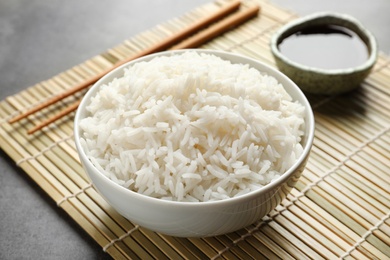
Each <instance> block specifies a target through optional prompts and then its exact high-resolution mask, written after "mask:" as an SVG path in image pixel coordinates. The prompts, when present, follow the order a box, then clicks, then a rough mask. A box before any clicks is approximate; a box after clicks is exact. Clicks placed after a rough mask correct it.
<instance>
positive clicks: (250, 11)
mask: <svg viewBox="0 0 390 260" xmlns="http://www.w3.org/2000/svg"><path fill="white" fill-rule="evenodd" d="M233 3H234V5H233ZM237 3H238V6H239V5H240V2H232V3H231V4H229V7H230V8H228V10H235V8H237ZM233 7H234V8H233ZM226 9H227V8H226V7H225V8H224V10H225V11H224V12H223V13H224V14H225V15H227V14H229V12H227V11H226ZM259 10H260V7H259V6H257V5H253V6H251V7H248V8H245V9H244V10H243V11H239V12H237V13H235V14H232V15H231V16H229V17H227V18H225V19H224V20H222V21H220V22H218V23H215V24H214V25H211V26H209V27H208V28H206V29H204V30H203V31H201V32H200V33H198V34H196V35H195V36H193V37H190V38H188V37H184V38H187V39H186V40H184V41H182V42H181V43H179V44H177V45H174V46H173V47H172V48H170V49H172V50H177V49H186V48H195V47H198V46H200V45H202V44H203V43H205V42H207V41H209V40H211V39H212V38H214V37H216V36H218V35H221V34H223V33H225V32H227V31H228V30H230V29H232V28H233V27H235V26H238V25H240V24H241V23H243V22H245V21H248V20H249V19H251V18H253V17H255V16H256V15H257V14H258V12H259ZM230 12H231V11H230ZM220 13H221V12H218V14H219V15H218V17H221V15H220ZM211 17H213V18H211ZM211 17H209V18H206V19H205V20H213V21H215V20H216V18H215V17H217V16H216V14H214V15H212V16H211ZM198 24H199V23H198ZM202 24H205V22H202ZM192 27H194V26H192ZM196 27H197V28H198V27H200V26H196ZM187 30H188V28H187V29H185V31H187ZM191 31H192V30H191ZM181 34H183V35H187V33H186V34H184V33H181ZM171 38H176V37H171ZM180 38H182V37H180ZM164 42H168V41H164ZM174 42H176V43H177V40H176V39H175V40H169V43H170V45H169V44H167V43H164V44H161V43H160V44H158V46H157V45H156V46H152V47H150V48H149V49H147V50H145V51H142V52H140V53H137V54H136V55H134V56H132V57H130V58H129V59H126V60H125V61H121V62H119V63H118V65H117V64H115V65H114V67H113V68H110V69H109V70H107V71H104V72H102V73H99V74H98V75H97V76H96V77H93V79H90V80H88V81H87V83H83V84H80V85H79V86H76V87H75V88H72V89H70V90H69V91H67V92H65V93H62V94H60V95H58V96H55V97H54V98H53V99H50V100H48V101H47V102H45V103H43V104H42V105H40V106H38V107H35V108H33V109H31V110H29V111H26V112H25V113H23V114H21V115H19V116H17V117H15V118H13V119H11V120H10V121H9V122H10V123H13V122H16V121H18V120H20V119H22V118H24V117H27V116H28V115H31V114H33V113H35V112H37V111H38V110H40V109H42V108H45V107H47V106H49V105H51V104H54V103H55V102H57V101H59V100H61V99H62V98H65V97H67V96H70V95H72V94H74V93H76V92H78V91H80V90H82V89H84V88H85V87H88V86H89V85H91V84H93V83H94V82H96V81H97V80H98V79H100V78H101V77H102V76H104V75H105V74H107V73H108V72H109V71H111V70H113V69H114V68H116V67H118V66H120V65H122V64H124V63H126V62H128V61H130V60H133V59H135V58H138V57H141V56H144V55H147V54H150V53H153V52H158V51H161V50H165V49H167V48H168V47H171V46H172V45H173V44H175V43H174ZM76 89H77V90H76ZM69 93H70V94H69ZM79 103H80V102H79V101H78V102H76V103H74V104H72V105H71V106H69V107H67V108H65V109H64V110H63V111H61V112H60V113H58V114H57V115H55V116H54V117H52V118H49V119H48V120H46V121H44V122H42V123H40V124H38V125H36V126H35V127H34V128H32V129H30V130H29V131H28V134H33V133H34V132H36V131H38V130H40V129H42V128H43V127H45V126H47V125H49V124H51V123H53V122H55V121H56V120H58V119H59V118H61V117H63V116H65V115H66V114H68V113H70V112H72V111H74V110H76V109H77V107H78V104H79Z"/></svg>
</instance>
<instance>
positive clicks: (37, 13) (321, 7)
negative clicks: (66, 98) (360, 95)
mask: <svg viewBox="0 0 390 260" xmlns="http://www.w3.org/2000/svg"><path fill="white" fill-rule="evenodd" d="M206 2H208V1H205V0H197V1H194V0H192V1H191V0H152V1H142V0H132V1H125V0H114V1H92V0H84V1H77V0H68V1H58V0H57V1H44V0H30V1H23V0H13V1H9V0H8V1H7V0H0V100H3V99H4V98H6V97H7V96H9V95H13V94H16V93H18V92H19V91H21V90H23V89H25V88H26V87H28V86H31V85H33V84H35V83H37V82H40V81H42V80H45V79H48V78H50V77H52V76H54V75H56V74H58V73H59V72H61V71H63V70H66V69H69V68H71V67H73V66H74V65H77V64H79V63H81V62H83V61H85V60H87V59H89V58H91V57H92V56H94V55H96V54H99V53H101V52H103V51H105V50H106V49H108V48H110V47H113V46H115V45H117V44H119V43H121V42H122V41H123V40H125V39H128V38H130V37H131V36H133V35H135V34H137V33H139V32H142V31H144V30H147V29H149V28H152V27H153V26H155V25H157V24H159V23H161V22H164V21H166V20H168V19H170V18H172V17H176V16H179V15H181V14H183V13H185V12H187V11H189V10H191V9H193V8H194V7H196V6H198V5H201V4H203V3H206ZM271 2H272V3H275V4H277V5H279V6H281V7H284V8H286V9H290V10H292V11H294V12H296V13H298V14H300V15H306V14H310V13H313V12H317V11H335V12H341V13H347V14H350V15H352V16H354V17H356V18H357V19H359V20H360V21H361V22H362V23H363V24H364V25H365V27H366V28H368V29H369V30H370V31H371V32H372V33H373V34H374V35H375V36H376V38H377V40H378V44H379V49H380V50H381V51H382V52H384V53H386V54H388V55H390V15H389V11H390V1H389V0H359V1H357V0H344V1H339V0H328V1H324V0H311V1H305V0H295V1H289V0H271ZM91 39H94V41H91ZM0 259H110V256H109V255H108V254H106V253H104V252H103V251H102V249H101V247H100V246H99V245H98V244H97V243H96V242H95V241H94V240H93V239H92V238H90V237H89V235H88V234H87V233H86V232H85V231H84V230H83V229H82V228H81V227H79V226H78V224H77V223H75V222H74V221H73V219H71V218H70V217H69V216H68V215H67V213H66V212H64V211H63V210H62V209H61V208H58V207H57V206H56V204H55V203H54V201H52V200H51V199H50V198H49V196H47V195H46V193H45V192H44V191H42V190H41V188H40V187H39V186H38V185H37V184H35V182H33V181H32V180H31V179H30V178H29V177H28V176H27V175H26V174H25V173H24V172H23V171H22V170H21V169H19V168H18V167H17V166H16V165H15V163H14V162H13V161H12V160H11V159H10V158H9V157H8V156H7V154H5V153H4V152H3V151H2V150H1V149H0Z"/></svg>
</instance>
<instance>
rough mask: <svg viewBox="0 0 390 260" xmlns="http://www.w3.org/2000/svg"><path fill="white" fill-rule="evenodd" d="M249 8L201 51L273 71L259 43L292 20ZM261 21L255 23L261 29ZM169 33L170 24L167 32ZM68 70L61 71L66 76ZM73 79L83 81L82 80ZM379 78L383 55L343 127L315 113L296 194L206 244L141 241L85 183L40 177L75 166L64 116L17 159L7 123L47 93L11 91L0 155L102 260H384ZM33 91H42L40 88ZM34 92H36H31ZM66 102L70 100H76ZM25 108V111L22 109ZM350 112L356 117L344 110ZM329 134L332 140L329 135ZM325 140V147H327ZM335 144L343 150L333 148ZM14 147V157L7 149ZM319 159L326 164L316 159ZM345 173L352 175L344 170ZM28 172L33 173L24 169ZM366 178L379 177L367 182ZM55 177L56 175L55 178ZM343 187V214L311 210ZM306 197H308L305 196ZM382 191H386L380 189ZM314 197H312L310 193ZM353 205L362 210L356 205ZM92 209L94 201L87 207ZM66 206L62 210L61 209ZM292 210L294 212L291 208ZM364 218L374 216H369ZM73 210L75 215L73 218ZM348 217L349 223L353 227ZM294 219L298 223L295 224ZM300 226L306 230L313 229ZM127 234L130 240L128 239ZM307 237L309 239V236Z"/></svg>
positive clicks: (384, 77) (384, 91) (19, 139)
mask: <svg viewBox="0 0 390 260" xmlns="http://www.w3.org/2000/svg"><path fill="white" fill-rule="evenodd" d="M259 2H260V5H261V6H262V7H263V9H264V12H263V13H262V15H260V16H259V17H258V18H256V19H255V20H253V21H251V22H249V23H248V24H246V25H244V26H243V27H240V28H237V29H233V30H232V32H231V33H229V34H227V35H225V36H221V37H219V38H216V39H214V40H213V41H212V42H211V43H210V47H211V48H217V49H221V50H225V51H233V52H238V53H241V52H242V53H241V54H244V55H245V54H249V56H252V55H253V57H256V58H258V59H259V60H262V61H264V62H266V63H270V65H275V64H274V63H273V61H272V60H271V58H270V56H269V55H268V54H269V46H268V45H267V40H268V39H269V37H270V36H271V34H272V33H273V31H274V30H277V28H279V27H280V26H283V24H285V23H286V22H288V21H289V20H291V19H294V18H295V17H298V16H296V15H295V14H292V13H290V12H283V10H279V9H277V8H275V7H273V6H272V5H271V4H270V3H269V1H266V2H265V1H263V0H261V1H259ZM213 8H214V6H213ZM202 10H203V9H202ZM202 12H203V11H202ZM263 18H264V20H262V19H263ZM189 19H190V20H191V19H195V18H194V17H192V18H189ZM177 22H180V21H177ZM176 24H177V23H176V22H175V23H174V25H176ZM258 26H260V27H258ZM161 28H162V29H164V30H167V31H168V32H169V31H170V29H169V27H168V26H167V27H165V26H163V25H162V27H161ZM164 30H163V31H164ZM148 33H149V32H148ZM149 34H150V33H149ZM152 34H153V35H154V34H158V31H153V32H152ZM153 35H146V34H145V37H141V38H139V39H138V38H134V39H136V40H134V41H135V42H134V43H136V44H137V45H141V46H142V42H145V41H147V40H148V39H149V36H151V37H152V38H153ZM126 46H127V47H124V46H122V47H121V49H117V48H115V49H113V50H115V52H112V53H115V55H117V51H119V52H118V53H124V54H123V55H125V54H126V53H127V52H126V51H129V52H131V51H130V50H131V48H130V47H129V45H126ZM206 47H207V45H206ZM110 55H111V54H110ZM110 55H108V54H107V55H105V54H103V55H102V56H99V57H101V59H102V60H103V61H104V62H109V61H111V59H112V57H111V56H110ZM118 55H119V56H120V55H122V54H118ZM126 55H127V54H126ZM96 67H97V65H96V63H95V61H92V60H91V61H88V66H87V67H86V69H90V68H96ZM77 68H79V67H77ZM77 68H75V69H72V70H71V71H70V72H72V73H73V72H74V71H76V69H77ZM76 73H77V71H76ZM91 73H92V72H91ZM70 75H73V74H70ZM80 75H81V76H82V78H84V76H83V74H80ZM389 79H390V58H389V57H386V55H379V62H378V63H377V65H376V66H375V68H374V69H373V70H372V73H371V74H370V75H369V77H368V79H367V84H363V86H362V87H363V90H361V91H357V92H356V95H353V96H352V97H351V98H356V100H353V101H351V102H350V103H349V104H347V105H348V106H346V107H345V108H346V113H349V112H351V113H350V114H347V115H348V118H346V120H343V118H341V117H340V118H336V120H335V121H332V119H333V118H331V117H330V115H331V114H329V115H328V114H322V113H318V114H317V115H318V117H317V118H316V121H317V122H318V126H317V127H316V130H318V131H317V134H318V135H317V136H316V137H317V140H318V142H319V145H320V146H319V147H315V148H317V150H321V151H322V153H321V154H317V150H315V151H314V153H313V155H315V156H313V157H311V159H310V160H311V161H310V165H309V168H308V170H305V171H304V173H303V176H302V177H303V178H302V179H301V180H299V182H298V184H297V187H298V188H294V189H293V192H292V194H290V196H288V198H286V199H285V200H284V201H283V203H282V204H280V205H279V206H278V207H277V208H276V209H275V210H273V211H271V213H269V214H268V215H267V216H265V217H264V218H263V219H261V220H259V221H257V222H256V223H254V224H252V225H250V226H248V227H247V228H245V229H243V230H240V231H238V232H234V233H233V234H229V235H226V236H221V237H216V238H211V239H200V240H197V239H176V238H172V237H166V236H161V235H160V234H155V233H149V232H147V231H146V230H144V229H142V228H140V227H139V226H138V225H135V224H133V223H131V222H130V221H127V220H124V219H122V217H120V216H118V215H116V214H117V213H115V212H111V208H109V207H107V205H106V204H105V202H104V201H103V199H102V198H100V197H99V196H98V195H97V192H96V191H95V190H94V189H93V187H92V185H91V183H90V182H89V181H88V180H86V179H83V180H82V181H80V182H77V181H75V180H77V179H78V178H79V177H77V178H75V179H73V177H72V176H68V175H67V174H68V173H65V172H64V174H65V176H64V177H61V176H60V177H61V178H60V179H59V180H58V181H56V179H55V178H56V176H57V175H53V177H51V175H50V174H51V173H50V171H52V170H53V167H55V165H57V164H56V163H59V165H60V166H61V167H63V166H64V169H65V170H66V169H69V167H70V168H72V169H73V167H72V165H70V164H74V163H75V162H77V158H75V157H77V152H76V151H75V150H74V149H75V148H74V143H72V140H71V139H72V138H73V130H72V129H73V128H72V125H73V121H71V120H72V117H68V118H66V121H65V122H66V124H63V123H60V122H58V123H55V124H53V126H52V127H51V128H50V129H48V130H50V131H43V132H42V135H37V136H34V138H38V139H41V138H42V139H43V141H42V142H43V143H42V144H41V143H34V145H37V147H35V146H34V147H33V148H32V149H25V150H24V149H23V148H22V146H23V145H24V144H25V143H26V142H30V141H31V140H32V139H29V138H27V137H26V136H25V135H23V134H20V133H19V131H18V130H17V131H15V132H14V131H13V129H11V128H10V126H9V125H8V123H7V122H8V120H9V118H11V117H12V116H14V115H15V114H17V113H18V112H19V111H21V110H22V111H24V110H25V109H28V108H29V107H30V106H31V107H32V106H35V105H36V104H37V103H40V102H44V100H46V99H49V98H51V97H52V96H53V95H54V94H55V93H53V92H52V91H49V92H47V94H48V95H49V96H48V97H45V96H46V91H43V94H42V95H43V96H42V95H41V94H40V92H39V93H38V94H37V96H35V95H33V96H34V97H33V98H32V99H28V97H29V95H30V94H31V93H30V92H29V91H28V92H21V93H20V94H19V95H17V96H15V97H9V98H7V99H6V100H5V101H6V102H4V103H1V104H2V105H1V106H0V115H1V118H0V133H1V134H2V135H4V136H2V135H1V136H0V146H2V145H3V144H4V146H2V147H1V148H3V149H5V150H7V151H8V153H10V154H11V155H12V153H13V155H14V158H16V159H14V160H15V162H16V164H17V165H18V166H19V167H20V166H22V167H23V169H25V170H26V172H27V173H29V174H36V175H39V174H40V172H39V170H43V171H46V170H47V172H46V173H45V174H43V175H42V176H41V177H40V176H38V178H36V179H35V180H36V182H37V183H38V184H40V186H42V187H46V188H45V189H46V191H50V192H51V191H52V190H55V191H54V192H52V193H50V194H51V195H52V198H53V199H54V201H56V203H57V205H58V206H59V207H61V208H62V209H64V210H65V211H66V212H68V213H69V214H71V216H72V217H73V218H74V219H75V220H77V221H78V223H81V224H80V225H81V226H82V227H83V228H84V229H85V230H87V231H88V233H89V234H91V235H92V236H93V237H94V239H95V240H96V241H97V242H98V243H99V244H100V245H101V246H102V248H103V251H105V252H107V253H108V254H110V255H112V256H113V257H114V259H116V258H118V259H123V258H137V257H138V258H159V257H158V256H167V258H178V257H177V256H181V257H182V258H184V259H188V258H209V259H218V258H221V259H225V258H226V259H228V258H232V257H236V258H241V259H245V258H248V257H241V256H251V257H253V258H261V257H259V256H262V257H263V258H271V259H273V258H277V257H279V258H285V257H289V258H295V259H303V258H304V259H306V258H312V259H313V258H315V259H317V258H321V257H322V258H325V259H327V256H329V258H330V259H335V258H338V259H349V258H354V259H375V257H377V258H378V259H388V258H386V256H388V257H390V253H389V251H388V250H387V249H386V248H384V246H385V245H388V241H389V240H388V239H389V238H390V233H389V232H388V231H389V229H388V224H387V223H388V221H389V219H390V211H389V210H390V208H389V207H388V205H389V204H388V202H389V200H388V197H378V198H377V197H376V195H377V192H376V191H375V187H376V186H375V185H377V184H378V182H379V181H381V180H383V179H385V178H386V176H387V175H386V174H387V171H388V169H389V168H388V166H386V163H387V161H386V160H388V158H389V149H388V144H389V142H390V139H389V138H390V137H389V130H390V124H389V121H388V111H387V110H386V105H387V104H388V103H387V102H388V101H390V99H389V98H390V96H389V92H388V88H387V85H388V84H387V83H388V80H389ZM67 80H68V78H67V77H61V78H59V79H58V80H55V81H51V80H50V81H49V83H50V84H49V86H50V87H58V88H59V89H62V88H64V87H66V85H67V84H68V83H67V82H68V81H67ZM41 84H43V85H46V83H41ZM62 85H64V86H62ZM39 86H40V85H37V86H35V88H37V87H39ZM35 88H34V89H35ZM39 89H40V88H39ZM50 89H51V88H50ZM54 90H55V88H54ZM38 91H39V90H38ZM33 94H34V93H33ZM78 97H80V96H78ZM73 98H77V96H75V97H73ZM377 99H378V100H377ZM343 100H344V99H343V98H341V99H338V98H337V97H335V96H328V97H319V98H317V97H316V98H314V97H313V99H312V100H311V103H312V104H311V106H312V108H313V110H314V112H316V111H315V110H316V109H318V108H319V107H321V108H322V106H323V105H325V104H327V105H326V106H324V110H327V111H328V110H329V112H331V113H332V112H334V106H337V108H338V107H339V106H343V105H344V104H340V103H341V102H343ZM30 102H32V103H34V104H30ZM67 102H68V101H65V102H64V104H67ZM330 102H331V104H330ZM25 106H26V107H25ZM363 106H364V108H363ZM15 108H17V109H16V110H17V111H14V109H15ZM337 108H336V109H337ZM355 108H357V109H358V110H352V109H355ZM360 109H361V110H360ZM363 109H364V110H363ZM321 111H322V110H321ZM49 112H50V111H49ZM33 120H34V118H29V120H28V121H25V122H23V123H20V125H18V127H21V128H24V127H26V126H28V125H29V124H31V122H33ZM333 123H335V125H333ZM338 134H342V135H341V136H339V135H338ZM343 137H346V141H345V142H342V143H341V144H339V143H337V142H338V141H340V139H342V138H343ZM323 138H324V139H323ZM32 141H34V140H32ZM66 141H68V142H66ZM327 141H331V142H330V143H327ZM64 142H65V143H64ZM343 144H346V145H347V146H346V147H343ZM15 145H16V148H14V147H13V146H15ZM314 146H316V144H315V145H314ZM333 146H335V147H333ZM18 147H19V148H18ZM329 151H330V152H329ZM333 151H334V152H335V155H334V157H333V156H332V154H330V153H332V152H333ZM52 152H53V153H56V155H55V156H54V157H53V156H49V155H50V154H51V153H52ZM61 153H63V154H65V155H66V156H65V158H67V160H64V161H62V160H61V161H54V162H53V164H54V166H53V167H50V168H48V169H45V165H41V162H40V160H41V159H45V160H46V161H47V160H56V158H57V157H56V156H61ZM328 153H329V154H328ZM321 155H325V156H329V157H328V158H322V157H321ZM375 156H379V159H378V160H377V161H378V165H376V164H375V162H370V159H371V158H375ZM20 157H22V159H20ZM46 157H48V158H46ZM362 158H363V159H362ZM24 163H25V164H24ZM67 164H69V165H67ZM350 164H351V165H352V166H351V165H350ZM354 165H356V166H355V167H353V166H354ZM29 166H31V167H29ZM37 166H39V167H38V168H37V169H36V170H34V169H35V168H34V167H37ZM65 166H66V167H65ZM350 166H351V167H350ZM64 169H63V171H64ZM313 169H314V170H315V171H316V173H315V174H312V170H313ZM74 170H75V171H76V172H75V174H81V173H80V172H79V171H81V166H80V165H77V167H74ZM376 170H378V171H381V173H384V174H385V175H384V176H377V175H378V173H375V171H376ZM29 171H31V172H29ZM58 171H61V169H60V170H58ZM363 171H367V173H370V174H373V176H374V177H376V176H377V177H378V178H377V179H375V180H374V181H373V183H372V184H369V185H368V186H365V183H363V182H364V176H361V175H363ZM57 173H58V172H57ZM333 173H336V174H333ZM355 173H356V174H355ZM61 174H62V173H61ZM375 174H377V175H375ZM48 176H49V177H50V179H49V180H48V183H49V184H46V180H44V181H41V179H42V180H43V178H46V177H48ZM40 178H41V179H40ZM68 178H69V180H68ZM62 181H65V182H66V183H67V185H68V184H72V185H71V188H69V186H67V185H64V186H58V187H57V186H56V185H58V183H59V182H62ZM45 185H46V186H45ZM48 185H53V187H52V188H48ZM327 185H328V186H329V187H328V186H327ZM315 187H317V188H318V189H316V188H315ZM380 187H382V188H383V187H385V186H383V185H382V186H380ZM89 188H92V189H89ZM313 188H314V189H313ZM343 188H345V193H343V194H346V196H347V197H348V196H351V197H350V200H348V201H354V202H355V203H356V205H349V204H345V205H344V204H342V203H343V202H341V201H340V205H335V207H336V212H333V211H332V210H333V208H332V207H330V208H327V205H323V204H321V203H319V202H321V201H319V200H320V199H325V197H322V196H324V195H330V196H331V198H332V199H334V200H335V202H337V200H338V198H336V196H337V194H338V193H337V194H332V192H333V191H337V190H338V189H343ZM310 190H311V191H312V192H313V194H312V193H311V192H309V191H310ZM384 191H385V192H386V188H385V190H384ZM308 192H309V193H308ZM317 192H322V193H321V194H317ZM53 194H54V195H53ZM387 195H388V193H385V196H387ZM315 196H318V198H315ZM360 199H362V200H365V201H363V202H361V201H360ZM95 200H97V201H99V202H98V203H96V205H95V202H96V201H95ZM66 201H68V202H67V203H64V202H66ZM369 203H371V204H369ZM292 205H294V206H293V207H291V206H292ZM84 207H85V208H84ZM337 207H340V211H343V209H345V210H351V212H352V213H354V214H356V215H352V216H349V217H346V219H345V220H349V219H350V220H352V222H353V221H356V222H357V223H356V224H355V225H356V226H354V227H352V226H349V224H347V223H344V222H343V221H341V222H340V221H339V219H338V217H337V214H339V213H341V212H338V211H337V210H338V208H337ZM371 209H373V210H374V212H371V211H370V210H371ZM306 210H307V211H306ZM318 210H320V212H321V210H322V212H323V213H325V214H328V215H326V216H328V217H329V221H328V219H324V217H323V216H320V215H318V214H320V213H317V212H318ZM358 210H362V211H363V212H360V211H358ZM76 211H77V213H75V212H76ZM301 211H302V212H305V213H302V212H301ZM300 214H301V215H300ZM278 216H279V217H278ZM95 217H96V218H95ZM305 217H309V218H310V219H306V218H305ZM355 217H356V218H358V219H357V220H356V219H354V218H355ZM366 217H369V218H368V219H367V218H366ZM298 218H303V219H302V221H303V223H302V222H301V223H299V221H301V220H300V219H298ZM295 220H299V221H298V222H295ZM307 221H313V223H308V222H307ZM359 221H364V225H362V226H359V225H360V224H361V223H358V222H359ZM312 224H313V225H312ZM351 225H352V224H351ZM137 230H138V232H136V231H137ZM311 231H315V232H314V233H312V232H311ZM316 234H317V235H319V236H323V238H324V239H325V242H323V241H322V242H319V243H317V242H318V241H319V239H320V237H316ZM263 235H264V236H263ZM371 235H372V236H371ZM291 238H296V239H297V240H296V241H295V242H296V243H294V244H290V243H289V242H290V241H292V240H291ZM161 242H162V243H161ZM340 242H341V243H340ZM299 245H305V246H306V247H307V248H306V249H309V250H313V251H312V253H307V251H305V252H301V251H300V250H304V249H302V248H300V247H299ZM323 249H325V251H324V250H323ZM157 251H158V252H157ZM171 256H173V257H171ZM174 256H176V257H174ZM256 256H258V257H256Z"/></svg>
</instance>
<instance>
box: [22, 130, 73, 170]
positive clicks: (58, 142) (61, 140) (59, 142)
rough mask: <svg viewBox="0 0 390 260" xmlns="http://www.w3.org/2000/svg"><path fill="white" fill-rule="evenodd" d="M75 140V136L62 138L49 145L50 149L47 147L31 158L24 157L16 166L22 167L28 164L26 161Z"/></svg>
mask: <svg viewBox="0 0 390 260" xmlns="http://www.w3.org/2000/svg"><path fill="white" fill-rule="evenodd" d="M71 139H73V134H71V135H69V136H67V137H65V138H62V139H60V140H58V141H56V142H54V143H52V144H51V145H49V146H48V147H46V148H45V149H42V150H41V151H39V152H38V153H36V154H34V155H31V156H29V157H24V158H21V159H20V160H19V161H17V162H16V165H17V166H18V167H20V164H22V163H23V162H26V161H29V160H33V159H36V158H37V157H38V156H40V155H43V154H44V153H46V152H48V151H50V150H52V149H53V148H54V147H56V146H58V145H59V144H61V143H63V142H66V141H68V140H71Z"/></svg>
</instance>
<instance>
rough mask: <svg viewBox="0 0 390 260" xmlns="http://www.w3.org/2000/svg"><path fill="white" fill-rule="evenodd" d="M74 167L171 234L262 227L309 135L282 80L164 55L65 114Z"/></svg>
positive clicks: (219, 58) (130, 68) (136, 65)
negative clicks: (71, 118)
mask: <svg viewBox="0 0 390 260" xmlns="http://www.w3.org/2000/svg"><path fill="white" fill-rule="evenodd" d="M74 135H75V143H76V147H77V150H78V153H79V157H80V161H81V163H82V165H83V167H84V169H85V171H86V173H87V175H88V176H89V178H90V180H91V182H92V183H93V185H94V187H95V188H96V190H97V191H98V192H99V193H100V194H101V195H102V197H103V198H104V199H105V200H107V202H108V203H109V204H110V205H111V206H112V207H113V208H114V209H115V210H116V211H118V212H119V213H120V214H121V215H123V216H124V217H125V218H127V219H129V220H130V221H132V222H133V223H134V224H138V225H140V226H141V227H143V228H147V229H149V230H152V231H155V232H158V233H162V234H166V235H171V236H177V237H207V236H215V235H221V234H226V233H229V232H233V231H237V230H239V229H241V228H245V227H247V226H249V225H251V224H253V223H255V222H256V221H259V220H261V219H262V218H263V217H264V216H265V215H267V214H268V213H269V212H270V211H271V210H273V209H274V208H275V207H276V206H277V205H279V204H280V202H281V201H282V200H283V199H284V198H285V197H286V196H287V194H288V193H289V192H290V191H291V189H292V188H293V187H294V185H295V183H296V182H297V181H298V179H299V177H300V176H301V173H302V171H303V170H304V168H305V165H306V162H307V159H308V157H309V153H310V149H311V146H312V142H313V137H314V117H313V113H312V109H311V107H310V104H309V102H308V100H307V99H306V97H305V95H304V94H303V93H302V91H301V90H300V89H299V88H298V87H297V86H296V85H295V83H293V82H292V81H291V80H290V79H289V78H288V77H286V76H285V75H283V74H282V73H281V72H279V71H277V70H276V69H274V68H272V67H270V66H268V65H266V64H263V63H261V62H259V61H257V60H254V59H251V58H248V57H245V56H241V55H238V54H233V53H229V52H223V51H215V50H200V49H198V50H179V51H166V52H161V53H156V54H152V55H148V56H145V57H142V58H139V59H136V60H133V61H131V62H129V63H127V64H124V65H123V66H121V67H119V68H117V69H115V70H113V71H112V72H110V73H108V74H107V75H105V76H104V77H103V78H101V79H100V80H99V81H98V82H97V83H96V84H94V85H93V86H92V87H91V88H90V90H89V91H88V92H87V93H86V94H85V96H84V98H83V99H82V101H81V103H80V105H79V108H78V110H77V112H76V116H75V124H74Z"/></svg>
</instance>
